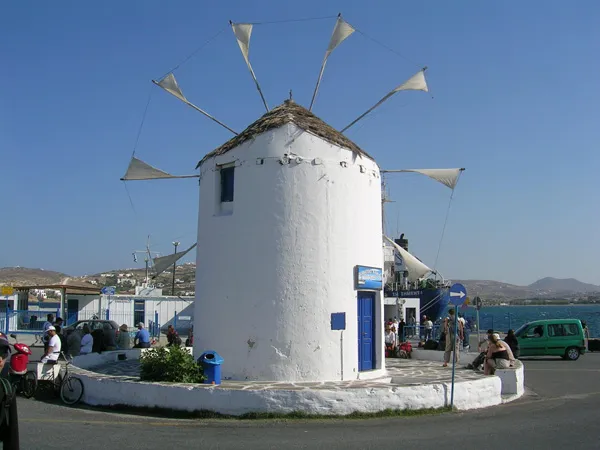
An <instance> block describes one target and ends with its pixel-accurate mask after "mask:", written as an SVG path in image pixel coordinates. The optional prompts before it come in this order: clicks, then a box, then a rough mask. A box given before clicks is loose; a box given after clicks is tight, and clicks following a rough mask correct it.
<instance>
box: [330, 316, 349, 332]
mask: <svg viewBox="0 0 600 450" xmlns="http://www.w3.org/2000/svg"><path fill="white" fill-rule="evenodd" d="M331 329H332V330H345V329H346V313H343V312H341V313H331Z"/></svg>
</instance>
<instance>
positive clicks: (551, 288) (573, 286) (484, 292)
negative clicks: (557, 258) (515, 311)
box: [456, 277, 600, 301]
mask: <svg viewBox="0 0 600 450" xmlns="http://www.w3.org/2000/svg"><path fill="white" fill-rule="evenodd" d="M456 282H457V283H461V284H463V285H464V286H465V287H466V288H467V291H468V292H469V294H470V295H471V297H474V296H475V295H479V296H480V297H485V298H489V299H494V300H501V301H502V300H506V301H509V300H517V299H531V298H556V297H573V296H577V294H590V293H594V292H600V286H596V285H594V284H588V283H582V282H581V281H578V280H576V279H574V278H567V279H559V278H551V277H547V278H542V279H541V280H538V281H536V282H535V283H532V284H530V285H529V286H517V285H514V284H509V283H502V282H500V281H492V280H456Z"/></svg>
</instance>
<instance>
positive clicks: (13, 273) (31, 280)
mask: <svg viewBox="0 0 600 450" xmlns="http://www.w3.org/2000/svg"><path fill="white" fill-rule="evenodd" d="M67 276H68V275H65V274H64V273H61V272H54V271H52V270H44V269H30V268H27V267H2V268H0V284H8V285H11V286H27V285H32V284H56V283H60V282H61V280H62V279H64V278H65V277H67Z"/></svg>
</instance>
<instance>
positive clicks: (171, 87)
mask: <svg viewBox="0 0 600 450" xmlns="http://www.w3.org/2000/svg"><path fill="white" fill-rule="evenodd" d="M156 84H158V86H160V87H161V88H163V89H164V90H165V91H167V92H168V93H169V94H171V95H174V96H175V97H177V98H178V99H179V100H181V101H183V102H185V103H187V102H188V100H187V98H185V95H183V92H182V91H181V88H180V87H179V84H178V83H177V80H176V79H175V75H173V74H172V73H170V74H168V75H167V76H166V77H164V78H163V79H162V80H160V81H158V82H157V83H156Z"/></svg>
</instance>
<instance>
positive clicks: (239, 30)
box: [229, 21, 269, 112]
mask: <svg viewBox="0 0 600 450" xmlns="http://www.w3.org/2000/svg"><path fill="white" fill-rule="evenodd" d="M229 23H230V24H231V28H232V29H233V34H235V38H236V39H237V43H238V45H239V46H240V50H241V51H242V56H243V57H244V61H246V65H247V66H248V70H249V71H250V75H252V79H253V80H254V84H256V89H257V90H258V93H259V94H260V98H261V99H262V101H263V104H264V105H265V108H266V110H267V112H269V106H268V105H267V101H266V100H265V96H264V95H263V93H262V90H261V89H260V85H259V84H258V80H257V79H256V75H255V74H254V69H252V64H250V36H252V24H251V23H233V22H231V21H229Z"/></svg>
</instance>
